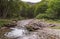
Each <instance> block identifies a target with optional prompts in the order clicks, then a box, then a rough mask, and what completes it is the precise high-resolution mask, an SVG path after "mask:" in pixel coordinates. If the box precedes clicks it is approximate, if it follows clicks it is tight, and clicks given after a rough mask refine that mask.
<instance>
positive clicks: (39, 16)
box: [36, 14, 48, 19]
mask: <svg viewBox="0 0 60 39" xmlns="http://www.w3.org/2000/svg"><path fill="white" fill-rule="evenodd" d="M36 18H37V19H44V18H45V19H48V15H47V14H39V15H37V16H36Z"/></svg>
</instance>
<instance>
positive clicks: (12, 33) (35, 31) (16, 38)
mask: <svg viewBox="0 0 60 39" xmlns="http://www.w3.org/2000/svg"><path fill="white" fill-rule="evenodd" d="M16 24H17V26H15V27H10V28H6V27H5V28H2V29H0V39H60V30H59V29H50V28H48V27H49V26H52V27H54V26H55V25H53V24H49V23H46V22H44V21H41V20H38V19H28V20H21V21H18V22H17V23H16Z"/></svg>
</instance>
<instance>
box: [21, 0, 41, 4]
mask: <svg viewBox="0 0 60 39" xmlns="http://www.w3.org/2000/svg"><path fill="white" fill-rule="evenodd" d="M21 1H24V2H32V3H37V2H40V1H41V0H21Z"/></svg>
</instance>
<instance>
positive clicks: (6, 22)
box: [0, 19, 12, 27]
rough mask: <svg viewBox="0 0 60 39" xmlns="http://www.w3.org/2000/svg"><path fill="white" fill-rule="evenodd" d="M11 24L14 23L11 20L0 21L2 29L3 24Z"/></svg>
mask: <svg viewBox="0 0 60 39" xmlns="http://www.w3.org/2000/svg"><path fill="white" fill-rule="evenodd" d="M10 22H12V21H11V20H8V19H0V27H2V26H3V24H8V23H10Z"/></svg>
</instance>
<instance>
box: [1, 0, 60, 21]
mask: <svg viewBox="0 0 60 39" xmlns="http://www.w3.org/2000/svg"><path fill="white" fill-rule="evenodd" d="M0 18H1V19H2V18H3V19H6V18H7V19H10V18H19V19H23V18H37V19H53V20H54V19H60V0H41V2H39V3H36V4H34V3H28V2H22V1H20V0H0Z"/></svg>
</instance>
